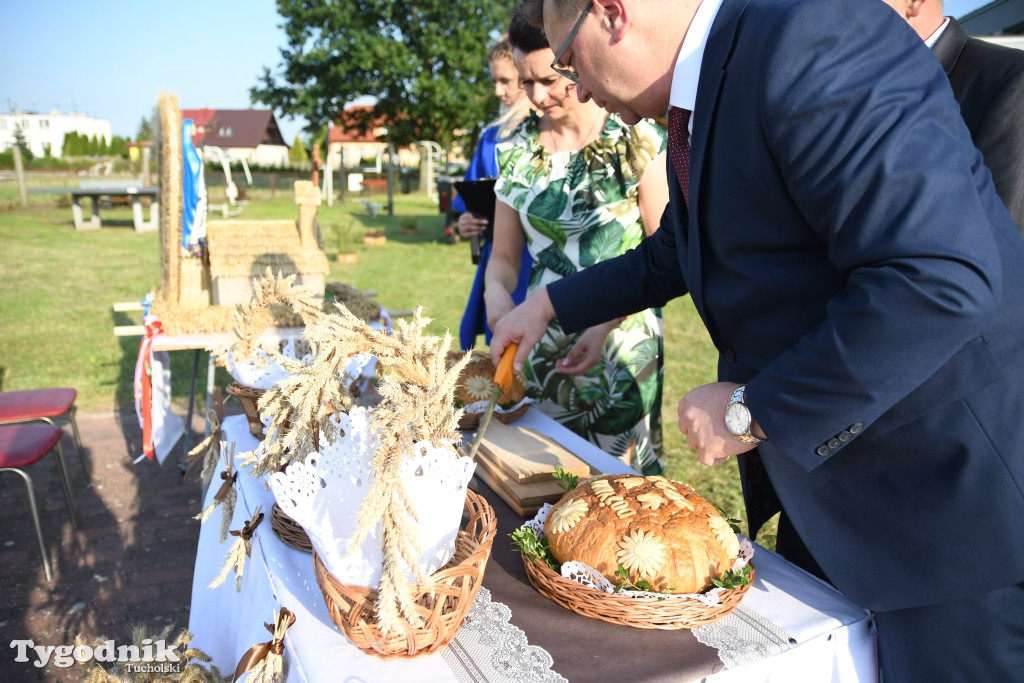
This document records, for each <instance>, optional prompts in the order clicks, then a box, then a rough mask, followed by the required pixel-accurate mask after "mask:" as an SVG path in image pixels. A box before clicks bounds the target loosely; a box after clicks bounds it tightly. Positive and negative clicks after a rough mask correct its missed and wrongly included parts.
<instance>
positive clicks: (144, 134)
mask: <svg viewBox="0 0 1024 683" xmlns="http://www.w3.org/2000/svg"><path fill="white" fill-rule="evenodd" d="M152 139H153V123H152V122H151V121H150V120H149V119H147V118H146V117H145V116H143V117H142V120H141V121H139V127H138V129H137V130H136V131H135V140H136V141H138V142H143V141H144V140H152Z"/></svg>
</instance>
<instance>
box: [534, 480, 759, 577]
mask: <svg viewBox="0 0 1024 683" xmlns="http://www.w3.org/2000/svg"><path fill="white" fill-rule="evenodd" d="M544 535H545V536H546V537H547V540H548V544H549V546H550V549H551V554H552V555H554V556H555V559H556V560H558V561H559V562H561V563H565V562H569V561H571V560H575V561H577V562H583V563H585V564H587V565H589V566H591V567H593V568H594V569H596V570H597V571H598V572H600V573H601V574H602V575H603V576H604V577H605V578H607V579H608V580H609V581H611V582H612V583H613V584H617V583H619V579H620V577H617V576H616V571H617V570H618V568H619V567H622V568H623V569H624V570H625V572H626V574H627V575H628V577H629V580H630V582H632V583H633V584H638V583H639V582H641V581H646V582H648V583H649V584H650V585H651V586H652V590H653V591H656V592H663V593H701V592H703V591H705V590H707V589H708V588H711V587H712V581H711V580H712V579H719V578H722V577H723V576H724V575H725V573H726V572H727V571H729V570H730V569H731V568H732V566H733V561H734V560H735V559H736V557H737V555H738V553H739V541H738V539H737V538H736V534H735V532H733V530H732V528H731V527H730V526H729V523H728V522H727V521H726V520H725V519H723V518H722V516H721V515H720V514H718V511H717V510H716V509H715V508H714V507H713V506H712V505H711V504H710V503H708V502H707V501H706V500H704V499H703V498H701V496H700V495H699V494H698V493H697V492H695V491H694V490H693V489H691V488H690V487H689V486H687V485H685V484H682V483H680V482H677V481H672V480H670V479H666V478H664V477H658V476H652V477H642V476H639V475H635V474H610V475H604V476H600V477H594V478H592V479H589V480H587V481H586V482H581V483H580V485H579V486H577V487H576V488H575V489H574V490H572V491H570V492H568V493H566V494H565V496H563V497H562V499H561V500H560V501H559V502H558V503H556V504H555V505H554V507H552V509H551V511H550V512H549V513H548V516H547V520H546V521H545V523H544Z"/></svg>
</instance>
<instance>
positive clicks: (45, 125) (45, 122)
mask: <svg viewBox="0 0 1024 683" xmlns="http://www.w3.org/2000/svg"><path fill="white" fill-rule="evenodd" d="M39 127H40V128H49V127H50V120H49V119H39Z"/></svg>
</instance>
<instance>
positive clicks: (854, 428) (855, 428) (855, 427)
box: [848, 422, 864, 434]
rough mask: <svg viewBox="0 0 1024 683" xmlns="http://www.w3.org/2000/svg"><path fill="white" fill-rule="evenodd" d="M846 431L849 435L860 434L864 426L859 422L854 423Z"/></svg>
mask: <svg viewBox="0 0 1024 683" xmlns="http://www.w3.org/2000/svg"><path fill="white" fill-rule="evenodd" d="M848 429H849V430H850V433H851V434H860V433H861V432H863V431H864V425H863V424H862V423H860V422H854V423H853V424H852V425H850V426H849V427H848Z"/></svg>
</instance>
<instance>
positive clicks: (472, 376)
mask: <svg viewBox="0 0 1024 683" xmlns="http://www.w3.org/2000/svg"><path fill="white" fill-rule="evenodd" d="M461 358H462V354H459V353H454V352H453V353H449V354H448V363H449V365H451V364H453V363H454V362H456V361H458V360H461ZM494 372H495V368H494V362H493V361H491V357H490V356H488V355H487V354H486V353H483V352H481V351H473V353H472V356H471V357H470V359H469V363H468V364H467V365H466V367H465V369H464V370H463V371H462V373H461V374H460V375H459V382H458V386H457V387H456V390H455V398H456V399H457V400H458V401H459V402H460V404H461V405H463V406H468V405H471V404H473V403H476V402H478V401H489V400H490V399H491V392H493V391H494ZM525 396H526V384H525V383H524V382H523V378H522V377H520V376H518V375H513V378H512V388H511V389H509V390H508V391H505V392H503V393H502V394H501V396H499V397H498V405H499V406H507V405H509V404H514V403H519V402H520V401H522V400H523V398H524V397H525Z"/></svg>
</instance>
